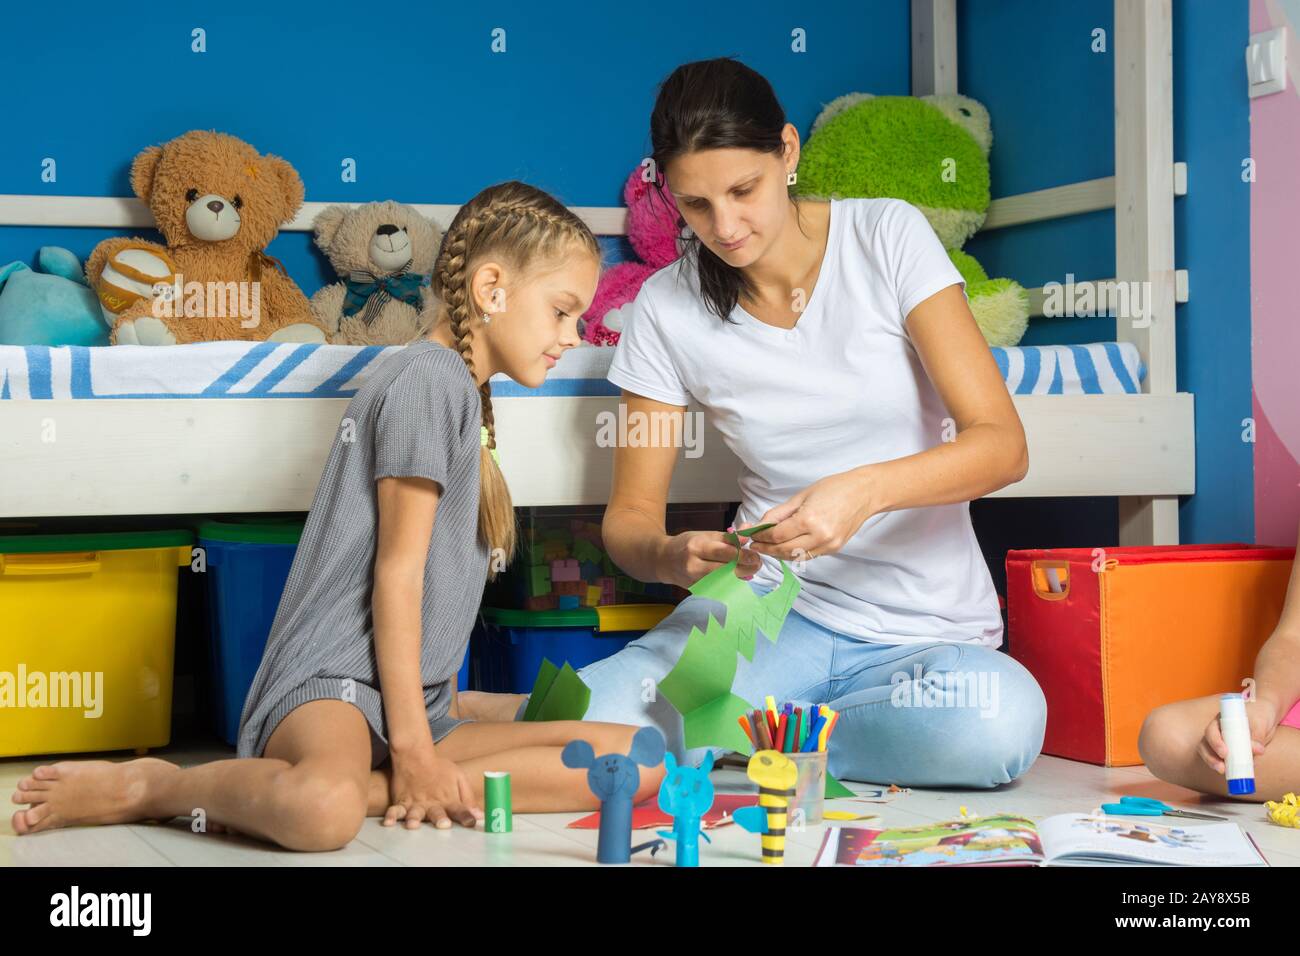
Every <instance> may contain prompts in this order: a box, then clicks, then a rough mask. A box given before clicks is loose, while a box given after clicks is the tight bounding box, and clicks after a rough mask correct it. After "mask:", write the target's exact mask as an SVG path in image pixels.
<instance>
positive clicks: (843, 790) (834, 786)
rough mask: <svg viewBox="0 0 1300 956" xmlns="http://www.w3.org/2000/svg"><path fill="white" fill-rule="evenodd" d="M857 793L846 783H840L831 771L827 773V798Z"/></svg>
mask: <svg viewBox="0 0 1300 956" xmlns="http://www.w3.org/2000/svg"><path fill="white" fill-rule="evenodd" d="M853 796H856V794H855V793H854V792H853V791H852V790H850V789H849V788H848V787H846V786H844V784H842V783H840V782H839V781H838V780H836V779H835V778H834V777H832V776H831V775H830V774H829V773H828V774H826V799H828V800H832V799H834V798H836V797H853Z"/></svg>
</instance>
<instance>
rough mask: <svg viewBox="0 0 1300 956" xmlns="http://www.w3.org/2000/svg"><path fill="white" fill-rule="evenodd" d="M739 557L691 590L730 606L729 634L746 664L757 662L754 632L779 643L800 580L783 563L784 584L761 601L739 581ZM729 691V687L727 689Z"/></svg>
mask: <svg viewBox="0 0 1300 956" xmlns="http://www.w3.org/2000/svg"><path fill="white" fill-rule="evenodd" d="M737 560H739V554H737V557H736V558H733V559H732V560H731V561H730V562H728V563H727V564H724V565H723V566H722V567H720V568H718V569H717V570H715V571H711V572H709V573H708V574H706V575H705V576H704V577H702V578H700V580H698V581H696V582H695V583H694V584H692V585H691V587H690V592H691V593H692V594H696V595H699V596H700V597H706V598H709V599H711V600H714V601H718V602H720V603H722V604H725V605H726V606H727V621H726V628H727V630H726V633H727V634H728V637H729V638H730V637H731V635H735V640H736V646H737V649H738V650H739V651H740V653H742V654H744V655H745V659H746V660H753V659H754V631H755V629H757V630H760V631H762V632H763V635H764V636H765V637H766V638H767V639H768V640H769V641H771V642H772V643H776V638H777V635H778V634H780V633H781V625H783V624H784V623H785V618H786V615H787V614H789V613H790V608H791V607H792V606H793V605H794V599H795V596H796V595H797V594H798V593H799V579H798V578H797V577H795V576H794V572H793V571H791V570H790V566H789V565H787V564H786V563H785V562H784V561H782V562H781V583H780V584H779V585H777V586H776V588H775V589H773V590H772V591H769V592H768V593H767V594H765V595H763V596H762V597H761V598H760V597H759V596H758V595H756V594H755V593H754V590H753V588H751V587H750V586H749V582H748V581H746V580H744V579H743V578H738V577H736V573H735V572H736V561H737ZM727 689H728V690H729V689H730V687H728V688H727Z"/></svg>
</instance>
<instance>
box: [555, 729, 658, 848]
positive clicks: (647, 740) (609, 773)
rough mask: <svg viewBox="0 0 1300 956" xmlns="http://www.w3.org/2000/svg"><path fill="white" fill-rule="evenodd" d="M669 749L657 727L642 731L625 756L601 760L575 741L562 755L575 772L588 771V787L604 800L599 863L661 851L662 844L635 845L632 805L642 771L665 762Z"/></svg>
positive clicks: (601, 805)
mask: <svg viewBox="0 0 1300 956" xmlns="http://www.w3.org/2000/svg"><path fill="white" fill-rule="evenodd" d="M666 749H667V745H666V744H665V742H664V735H663V734H661V733H660V732H659V730H658V729H657V728H655V727H642V728H641V729H640V730H638V731H637V732H636V735H635V736H633V738H632V749H631V750H630V751H628V753H627V754H626V755H625V754H604V755H603V756H600V757H597V756H596V752H595V751H594V750H593V749H592V746H591V744H589V743H587V741H585V740H571V741H569V743H568V744H567V745H566V746H565V748H564V750H563V751H561V752H560V760H561V761H563V763H564V765H565V766H566V767H572V768H573V769H575V770H581V769H583V768H586V770H587V786H589V787H591V792H592V793H594V794H595V795H596V798H597V799H598V800H600V837H599V841H598V842H597V844H596V862H597V863H627V862H628V861H630V860H631V858H632V854H633V853H639V852H641V851H642V850H644V849H646V848H647V847H653V848H655V849H658V848H659V847H661V846H663V845H664V844H663V841H662V840H651V841H650V842H649V843H642V844H641V845H640V846H631V843H632V801H633V800H634V799H635V798H636V791H637V787H638V786H640V784H641V771H640V770H638V769H637V764H640V765H641V766H642V767H657V766H658V765H659V763H660V762H661V761H662V760H663V759H664V751H665V750H666Z"/></svg>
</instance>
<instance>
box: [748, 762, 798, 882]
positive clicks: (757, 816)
mask: <svg viewBox="0 0 1300 956" xmlns="http://www.w3.org/2000/svg"><path fill="white" fill-rule="evenodd" d="M748 772H749V779H750V780H753V781H754V782H755V783H756V784H758V806H756V807H747V808H745V809H743V810H738V811H736V815H735V817H736V823H738V824H739V825H740V826H741V827H742V828H743V829H745V830H748V831H749V832H750V833H757V834H759V843H760V844H761V846H762V851H763V853H762V860H763V862H764V863H768V864H771V865H773V866H782V865H783V864H784V863H785V831H786V823H787V818H788V816H789V809H790V800H791V799H792V798H793V797H794V793H795V790H794V784H795V780H796V779H797V778H798V776H799V770H798V768H797V767H796V766H795V763H794V761H793V760H791V759H790V758H789V757H787V756H786V755H785V754H783V753H781V752H779V751H776V750H760V751H758V752H757V753H756V754H754V755H753V756H752V757H750V758H749V771H748Z"/></svg>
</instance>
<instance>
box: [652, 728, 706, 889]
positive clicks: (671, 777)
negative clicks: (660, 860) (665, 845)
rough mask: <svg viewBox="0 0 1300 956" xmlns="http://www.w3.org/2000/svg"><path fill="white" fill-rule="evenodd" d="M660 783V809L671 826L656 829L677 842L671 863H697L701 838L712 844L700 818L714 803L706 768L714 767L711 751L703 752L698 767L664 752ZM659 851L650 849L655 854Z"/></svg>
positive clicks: (665, 837) (691, 864) (660, 834)
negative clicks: (686, 765) (671, 821)
mask: <svg viewBox="0 0 1300 956" xmlns="http://www.w3.org/2000/svg"><path fill="white" fill-rule="evenodd" d="M664 767H665V768H666V770H667V772H666V773H665V774H664V779H663V782H662V783H661V784H660V785H659V809H660V810H662V811H664V812H665V813H668V814H671V815H672V820H673V828H672V829H671V830H659V831H657V832H658V834H659V836H661V837H663V838H664V839H665V840H672V841H673V842H674V843H675V844H677V855H676V857H675V858H674V860H673V862H674V863H675V864H676V865H677V866H699V865H700V838H701V837H703V838H704V841H705V842H706V843H712V842H713V841H712V840H710V839H709V835H708V834H707V833H705V832H704V827H703V826H701V824H700V821H701V819H702V818H703V817H704V814H706V813H708V812H709V808H710V807H712V806H713V781H712V780H710V779H709V771H710V770H712V769H713V751H709V752H708V754H706V755H705V757H704V761H703V763H701V764H700V765H699V766H698V767H682V766H679V765H678V763H677V760H676V758H674V757H673V755H672V754H671V753H666V754H664ZM658 850H659V848H658V847H655V848H654V849H652V850H651V851H650V855H651V856H654V855H655V853H657V852H658Z"/></svg>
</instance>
